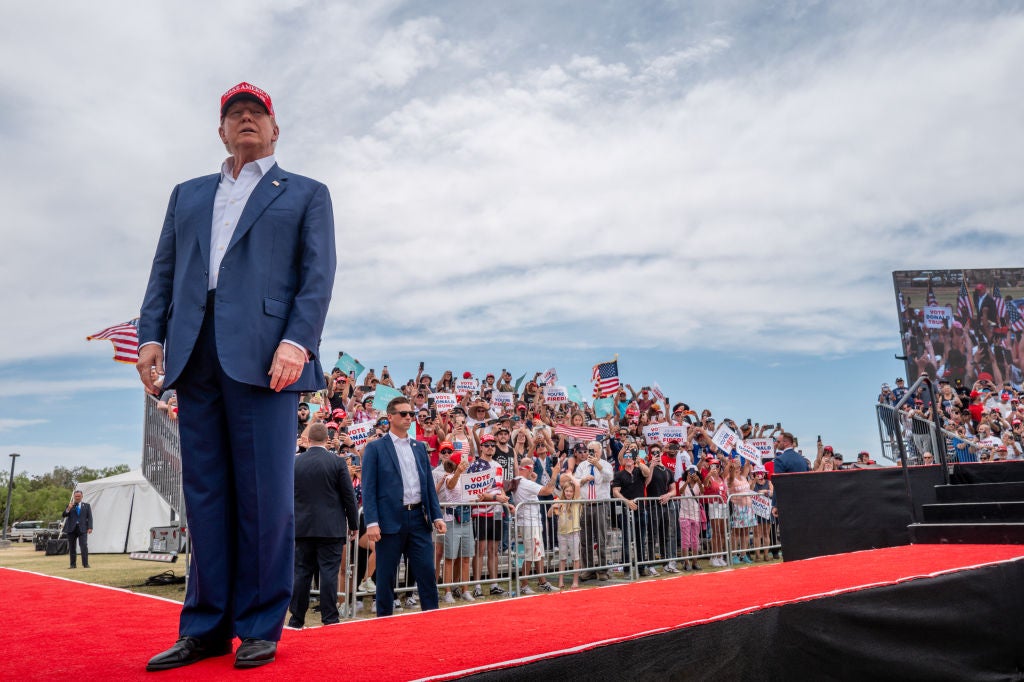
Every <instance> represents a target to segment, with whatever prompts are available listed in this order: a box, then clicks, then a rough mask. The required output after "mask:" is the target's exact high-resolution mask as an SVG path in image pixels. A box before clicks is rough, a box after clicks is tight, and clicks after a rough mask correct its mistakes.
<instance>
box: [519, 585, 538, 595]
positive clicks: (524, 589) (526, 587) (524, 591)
mask: <svg viewBox="0 0 1024 682" xmlns="http://www.w3.org/2000/svg"><path fill="white" fill-rule="evenodd" d="M519 594H537V593H536V592H534V591H533V589H531V588H530V586H529V585H523V587H522V589H520V590H519Z"/></svg>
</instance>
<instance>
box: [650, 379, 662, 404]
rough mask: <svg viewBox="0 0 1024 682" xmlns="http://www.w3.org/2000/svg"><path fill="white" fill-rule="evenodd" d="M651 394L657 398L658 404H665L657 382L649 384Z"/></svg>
mask: <svg viewBox="0 0 1024 682" xmlns="http://www.w3.org/2000/svg"><path fill="white" fill-rule="evenodd" d="M651 393H653V394H654V397H655V398H657V399H658V401H659V402H665V392H664V391H662V390H661V386H659V385H658V382H657V381H655V382H654V383H653V384H651Z"/></svg>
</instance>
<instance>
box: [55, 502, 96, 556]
mask: <svg viewBox="0 0 1024 682" xmlns="http://www.w3.org/2000/svg"><path fill="white" fill-rule="evenodd" d="M73 497H74V501H73V502H69V503H68V508H67V509H65V510H64V512H63V513H62V514H61V516H63V517H64V534H65V535H67V536H68V554H70V555H71V568H75V541H76V540H77V541H78V546H79V547H81V548H82V566H83V567H84V568H89V533H91V532H92V507H91V506H89V503H88V502H82V491H81V490H76V491H75V494H74V496H73Z"/></svg>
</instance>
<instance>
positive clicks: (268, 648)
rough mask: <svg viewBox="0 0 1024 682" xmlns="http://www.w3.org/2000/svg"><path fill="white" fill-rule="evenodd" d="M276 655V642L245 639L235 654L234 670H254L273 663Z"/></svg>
mask: <svg viewBox="0 0 1024 682" xmlns="http://www.w3.org/2000/svg"><path fill="white" fill-rule="evenodd" d="M276 655H277V642H270V641H267V640H265V639H245V640H242V645H241V646H239V647H238V651H237V652H236V653H235V667H236V668H256V667H259V666H261V665H266V664H267V663H273V662H274V657H275V656H276Z"/></svg>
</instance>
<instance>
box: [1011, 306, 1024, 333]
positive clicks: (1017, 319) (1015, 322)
mask: <svg viewBox="0 0 1024 682" xmlns="http://www.w3.org/2000/svg"><path fill="white" fill-rule="evenodd" d="M1010 329H1012V330H1013V331H1015V332H1024V316H1022V315H1021V314H1020V309H1019V308H1018V307H1017V304H1016V303H1011V304H1010Z"/></svg>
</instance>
